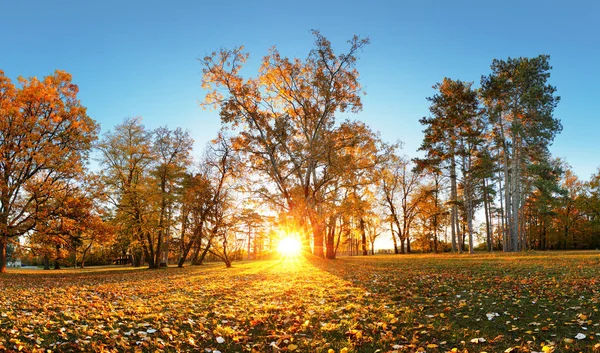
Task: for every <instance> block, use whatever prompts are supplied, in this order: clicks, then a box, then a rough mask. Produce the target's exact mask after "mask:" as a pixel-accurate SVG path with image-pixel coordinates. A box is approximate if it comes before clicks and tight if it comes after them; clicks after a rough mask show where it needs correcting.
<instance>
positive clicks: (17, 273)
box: [0, 252, 600, 353]
mask: <svg viewBox="0 0 600 353" xmlns="http://www.w3.org/2000/svg"><path fill="white" fill-rule="evenodd" d="M0 288H2V290H1V291H0V351H3V350H7V351H13V350H14V351H19V350H20V351H25V352H29V351H40V352H47V351H48V350H50V351H59V352H61V351H103V350H104V351H119V352H120V351H152V352H155V351H192V350H195V351H200V352H217V351H219V352H250V351H255V352H279V351H295V352H331V351H334V352H336V353H338V352H374V351H380V352H394V351H397V352H415V351H417V352H418V351H423V352H424V351H426V352H448V351H450V352H465V351H466V352H580V351H581V352H593V351H600V344H599V343H600V313H599V312H598V309H599V307H600V303H599V302H600V252H555V253H554V252H550V253H527V254H522V255H516V256H515V255H505V254H493V255H474V256H458V255H456V256H452V255H405V256H395V255H388V256H371V257H353V258H340V259H338V260H335V261H322V260H317V259H310V258H309V259H304V258H295V259H291V258H288V259H282V260H277V261H258V262H242V263H234V267H233V268H231V269H226V268H225V267H224V266H223V265H222V264H210V265H206V266H202V267H189V268H184V269H177V268H168V269H162V270H154V271H151V270H147V269H132V268H110V269H107V268H104V269H90V270H75V269H67V270H58V271H46V272H44V271H41V270H40V271H38V270H12V271H11V269H9V273H8V274H6V275H2V276H0Z"/></svg>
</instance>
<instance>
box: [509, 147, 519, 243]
mask: <svg viewBox="0 0 600 353" xmlns="http://www.w3.org/2000/svg"><path fill="white" fill-rule="evenodd" d="M514 144H515V146H514V151H513V160H512V170H513V175H512V176H511V189H512V190H511V191H512V195H511V196H512V200H511V208H512V210H511V218H512V220H511V223H510V228H511V231H510V242H511V245H512V248H511V250H512V251H519V250H520V249H519V197H520V195H519V179H520V171H519V154H520V153H519V152H520V151H519V143H518V140H516V141H515V142H514Z"/></svg>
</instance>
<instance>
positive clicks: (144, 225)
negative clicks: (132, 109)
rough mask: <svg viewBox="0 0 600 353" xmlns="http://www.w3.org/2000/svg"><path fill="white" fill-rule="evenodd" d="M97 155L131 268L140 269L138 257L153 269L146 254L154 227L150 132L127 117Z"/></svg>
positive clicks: (108, 136)
mask: <svg viewBox="0 0 600 353" xmlns="http://www.w3.org/2000/svg"><path fill="white" fill-rule="evenodd" d="M98 149H99V150H100V152H101V163H102V165H103V166H104V167H105V168H104V170H103V180H104V182H105V183H106V185H107V188H108V191H109V192H110V194H111V202H112V203H113V205H114V206H115V207H116V222H117V223H118V229H119V230H120V232H121V233H122V234H121V235H122V236H123V237H124V240H125V241H126V242H127V248H128V251H129V252H130V253H131V255H132V257H133V265H134V266H140V265H141V264H142V258H143V257H145V258H146V260H148V261H150V262H151V266H150V267H154V263H152V261H154V254H152V255H151V254H150V250H149V248H148V246H149V240H150V239H149V237H151V234H150V233H149V232H150V231H151V230H153V229H154V226H155V224H149V222H151V220H152V219H153V215H152V213H153V212H154V210H153V209H152V207H151V205H152V202H153V201H151V200H150V198H151V197H154V196H155V192H154V188H151V187H150V184H149V173H150V170H151V167H152V163H153V162H154V161H155V159H156V155H155V153H154V152H155V151H154V150H153V148H152V133H151V131H148V130H147V129H146V128H145V127H144V125H142V123H141V118H139V117H138V118H127V119H125V121H124V122H123V123H122V124H120V125H118V126H116V127H115V129H114V131H112V132H111V131H109V132H107V133H106V134H105V135H104V136H103V138H102V140H101V141H100V142H99V144H98Z"/></svg>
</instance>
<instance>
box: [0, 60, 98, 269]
mask: <svg viewBox="0 0 600 353" xmlns="http://www.w3.org/2000/svg"><path fill="white" fill-rule="evenodd" d="M18 81H19V85H18V86H15V85H14V84H13V83H12V82H11V80H10V79H9V78H8V77H6V76H4V72H3V71H0V272H6V247H7V244H8V243H9V241H11V240H12V239H16V238H17V237H19V236H22V235H25V234H27V233H28V232H30V231H31V230H33V229H34V228H35V226H36V225H37V224H38V223H39V222H40V220H41V216H42V215H41V214H39V213H38V210H39V209H40V208H46V211H48V208H49V207H50V201H51V200H52V196H53V194H54V192H55V189H56V188H60V187H62V185H64V184H65V183H66V182H68V181H70V180H73V179H77V178H78V177H79V176H80V175H81V173H82V171H83V169H84V165H85V161H86V159H87V157H88V153H89V151H90V148H91V144H92V142H93V141H94V139H95V138H96V135H97V132H98V126H97V125H96V123H95V122H94V121H93V120H92V119H91V118H90V117H89V116H87V113H86V108H85V107H84V106H82V105H81V103H80V101H79V100H78V99H77V93H78V91H79V89H78V87H77V86H76V85H75V84H73V83H72V81H71V75H70V74H68V73H66V72H64V71H56V72H55V73H54V74H52V75H50V76H47V77H45V78H43V79H42V80H39V79H37V78H36V77H33V78H28V79H27V78H22V77H20V78H19V79H18Z"/></svg>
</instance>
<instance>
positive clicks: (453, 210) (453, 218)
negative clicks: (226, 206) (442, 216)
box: [450, 155, 458, 253]
mask: <svg viewBox="0 0 600 353" xmlns="http://www.w3.org/2000/svg"><path fill="white" fill-rule="evenodd" d="M450 199H451V202H452V205H451V207H450V223H451V227H452V252H453V253H454V252H456V250H457V247H456V234H457V231H456V230H457V229H458V209H457V204H456V201H457V199H458V192H457V188H456V161H455V160H454V155H453V156H452V159H451V160H450Z"/></svg>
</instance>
